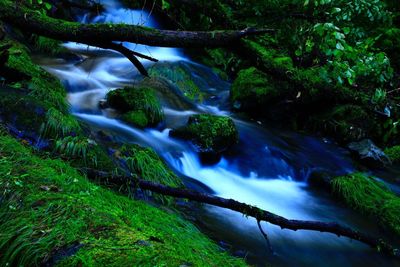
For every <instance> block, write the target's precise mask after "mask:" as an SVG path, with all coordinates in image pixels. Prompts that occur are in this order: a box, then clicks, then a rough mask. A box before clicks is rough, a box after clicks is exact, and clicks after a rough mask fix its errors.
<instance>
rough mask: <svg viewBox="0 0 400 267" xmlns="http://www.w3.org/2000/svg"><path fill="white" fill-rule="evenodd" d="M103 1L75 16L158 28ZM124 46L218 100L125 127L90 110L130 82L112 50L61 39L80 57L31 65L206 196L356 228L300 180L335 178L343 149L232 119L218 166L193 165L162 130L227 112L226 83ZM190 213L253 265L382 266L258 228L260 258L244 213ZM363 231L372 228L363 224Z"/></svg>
mask: <svg viewBox="0 0 400 267" xmlns="http://www.w3.org/2000/svg"><path fill="white" fill-rule="evenodd" d="M104 4H105V7H106V9H105V12H104V13H103V14H100V15H99V16H97V17H95V18H90V17H89V16H86V15H85V16H83V17H82V18H81V21H82V22H84V23H88V22H97V23H102V22H111V23H120V22H123V23H129V24H140V25H145V26H149V27H158V25H157V24H156V23H155V21H154V20H153V19H152V18H151V16H150V15H149V14H148V13H147V12H144V11H132V10H127V9H124V8H122V7H121V6H120V5H119V4H118V2H116V1H105V3H104ZM128 45H129V46H130V47H131V48H132V49H135V50H136V51H138V52H141V53H145V54H150V55H151V56H152V57H155V58H157V59H159V60H161V61H168V62H169V64H184V66H185V67H186V68H189V69H191V70H192V75H193V79H194V80H196V81H197V83H198V84H199V85H201V88H202V89H203V90H204V91H207V92H208V93H210V95H213V96H218V97H216V98H215V97H214V98H209V99H206V101H205V103H207V105H206V104H201V105H199V104H194V103H191V106H192V108H191V109H187V110H180V109H179V108H178V107H176V106H174V105H166V106H165V108H164V113H165V115H166V128H165V129H163V130H162V131H159V130H156V129H146V130H140V129H135V128H133V127H131V126H128V125H125V124H124V123H122V122H120V121H118V120H116V119H114V118H112V115H111V116H110V114H106V113H104V112H103V111H101V110H100V109H99V108H98V103H99V101H100V100H101V99H102V98H104V96H105V95H106V93H107V92H108V91H109V90H111V89H115V88H120V87H121V86H123V85H127V84H130V83H132V82H133V81H134V80H138V79H140V76H138V74H137V72H136V71H135V70H134V69H133V67H132V66H131V63H130V62H129V61H128V60H127V59H126V58H124V57H123V56H121V55H119V54H118V53H115V52H112V51H107V50H101V49H97V48H91V47H87V46H84V45H78V44H75V43H67V44H65V46H66V47H67V48H68V49H70V50H72V51H74V52H75V53H77V54H80V55H81V56H82V59H81V60H79V61H77V62H72V63H71V62H66V61H63V60H55V61H54V60H47V61H46V63H45V64H44V63H43V60H42V61H41V63H42V64H43V65H44V67H45V68H46V69H47V70H48V71H50V72H52V73H53V74H55V75H56V76H58V77H59V78H60V79H61V80H62V81H63V83H64V84H65V86H66V88H67V89H68V90H69V94H68V99H69V102H70V104H71V109H72V112H73V113H74V114H75V115H76V116H77V117H78V118H80V119H81V120H83V121H85V122H87V123H88V124H90V125H92V126H93V127H95V128H97V129H105V130H107V131H109V132H112V133H113V135H114V138H115V139H116V140H117V141H120V142H136V143H140V144H143V145H146V146H151V147H153V148H154V149H155V150H156V151H157V152H158V153H159V154H160V155H161V156H162V157H163V158H164V159H165V160H166V161H167V162H168V163H169V164H170V166H171V167H172V168H173V169H174V170H175V171H176V172H178V173H180V174H182V175H183V176H187V177H191V178H193V179H196V180H198V181H199V182H201V183H203V184H205V185H206V186H207V187H209V188H210V189H212V190H213V191H214V193H215V194H216V195H219V196H222V197H226V198H234V199H236V200H238V201H242V202H245V203H248V204H252V205H256V206H258V207H260V208H263V209H267V210H269V211H271V212H275V213H277V214H280V215H282V216H285V217H288V218H293V219H307V220H321V221H337V222H341V223H343V224H347V225H350V226H353V227H357V228H361V229H362V228H365V227H366V226H365V224H364V222H362V219H360V218H357V217H354V216H352V215H351V213H350V212H349V211H347V210H345V209H343V208H340V207H337V206H336V205H335V204H334V203H332V202H330V201H329V200H328V199H326V198H325V197H324V196H323V195H317V194H316V193H314V192H312V191H311V190H310V189H309V188H308V187H307V184H306V178H307V175H308V173H309V171H310V170H312V169H317V168H320V169H326V170H328V171H331V172H335V173H338V174H340V173H345V172H348V171H351V169H352V165H351V161H350V160H349V159H348V157H347V155H346V154H345V153H344V152H343V151H342V150H341V149H340V148H338V147H335V146H334V145H333V144H330V143H329V142H326V141H323V140H318V139H315V138H311V137H304V136H301V135H297V134H293V133H283V132H279V133H278V132H274V131H273V130H267V129H265V128H264V127H263V126H260V125H257V124H254V123H249V122H245V121H242V120H239V119H235V123H236V125H237V127H238V129H239V133H240V136H241V138H240V143H239V144H238V145H237V146H236V147H234V148H233V150H232V152H231V153H230V154H229V155H226V156H225V157H224V158H222V160H221V161H220V162H219V163H218V164H216V165H214V166H203V165H202V164H201V162H200V160H199V158H198V156H197V155H196V153H195V152H194V151H193V149H192V147H191V146H190V145H189V144H187V143H185V142H181V141H178V140H175V139H171V138H170V137H169V136H168V128H169V127H171V125H173V124H174V123H176V121H180V122H184V121H185V120H186V118H187V117H188V116H189V115H191V114H194V113H198V112H208V113H215V114H225V115H229V114H230V113H229V110H221V108H219V107H224V106H227V105H226V103H227V95H228V91H229V86H230V85H229V84H228V83H226V82H224V81H222V80H220V79H219V78H218V77H217V76H216V75H215V74H214V73H212V71H211V70H210V69H208V68H206V67H204V66H201V65H199V64H196V63H193V62H190V60H188V59H187V58H185V57H184V56H183V54H182V52H181V51H179V50H177V49H172V48H158V47H151V48H149V47H145V46H141V45H135V44H128ZM143 64H145V66H147V67H149V66H150V64H153V63H150V62H148V61H145V60H144V61H143ZM182 101H184V100H182ZM185 101H187V100H185ZM230 115H231V116H234V115H233V114H230ZM200 212H201V213H202V214H201V215H199V216H201V217H202V220H203V221H202V223H203V225H205V227H206V228H207V230H208V231H209V232H210V234H211V235H212V236H213V237H215V238H216V239H220V240H221V239H225V240H227V241H229V242H230V243H232V244H234V245H235V246H236V247H242V248H243V249H244V250H246V251H248V253H249V255H248V258H249V260H250V261H251V262H253V263H256V264H263V263H265V262H269V263H273V264H274V265H279V266H280V265H282V266H308V265H309V264H313V265H320V266H338V265H343V264H344V265H352V266H358V265H360V266H361V265H363V263H364V262H365V257H366V256H367V257H368V258H369V260H370V262H374V264H380V265H381V266H383V265H390V263H389V262H387V261H385V260H384V259H383V258H382V257H381V256H380V255H377V254H376V253H375V252H373V251H371V250H370V249H369V248H368V247H366V246H364V245H362V244H360V243H357V242H355V241H354V242H350V241H349V240H347V239H340V238H337V237H336V236H334V235H331V234H321V233H312V232H306V231H298V232H291V231H288V230H281V229H279V228H278V227H275V226H271V225H266V224H263V227H264V228H265V230H266V231H267V233H268V234H269V236H270V240H271V243H272V245H273V248H274V251H275V254H273V255H272V254H268V252H267V248H266V246H265V241H264V240H263V238H262V236H261V234H260V232H259V230H258V228H257V224H256V222H255V221H254V220H253V219H248V218H245V217H243V216H242V215H241V214H239V213H236V212H232V211H229V210H225V209H221V208H216V207H209V206H206V208H205V209H204V210H202V211H200ZM368 231H373V230H371V229H370V228H368ZM332 255H335V257H332ZM360 257H362V258H361V259H360Z"/></svg>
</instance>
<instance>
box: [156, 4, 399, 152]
mask: <svg viewBox="0 0 400 267" xmlns="http://www.w3.org/2000/svg"><path fill="white" fill-rule="evenodd" d="M394 2H395V1H392V0H386V1H380V0H374V1H366V0H351V1H350V0H341V1H325V0H323V1H322V0H321V1H319V0H295V1H289V0H284V1H275V0H267V1H225V0H221V1H197V2H196V3H195V4H193V5H180V1H174V0H170V1H168V3H169V8H167V9H165V10H164V12H167V13H168V14H169V15H170V16H171V17H172V18H173V19H175V20H176V21H178V23H179V25H180V26H181V27H182V29H185V30H188V29H193V30H194V29H196V30H199V29H201V30H212V29H217V28H222V29H227V28H238V29H243V28H246V27H256V28H271V29H275V31H274V32H271V33H268V34H266V35H263V36H255V37H252V38H246V39H244V40H242V41H241V42H240V44H238V46H239V49H236V48H237V47H228V48H217V49H205V50H204V53H202V54H200V53H196V54H195V55H193V56H194V57H195V58H196V59H197V60H200V61H202V62H205V63H206V64H208V65H210V66H212V67H214V68H217V69H220V70H221V71H220V72H222V73H228V74H229V75H231V76H233V77H235V78H236V79H235V82H234V86H233V87H232V100H233V101H232V105H233V106H234V107H239V108H240V109H241V110H243V111H246V112H248V113H251V115H252V116H256V117H258V118H260V119H270V120H274V121H275V120H276V121H277V122H278V124H279V123H280V125H282V126H284V127H288V126H289V127H293V128H295V129H296V130H306V131H309V132H313V133H322V134H324V135H330V136H332V137H334V138H335V139H336V140H337V141H339V142H341V143H344V142H349V141H355V140H356V139H357V138H359V137H361V136H367V137H368V138H371V139H372V140H374V142H375V143H377V144H379V145H382V146H387V145H396V144H399V141H398V140H400V139H399V131H398V129H397V125H398V122H399V120H400V119H399V118H400V110H399V108H398V105H397V102H398V100H399V99H400V91H399V90H397V88H399V86H400V83H399V79H398V77H399V75H400V64H399V54H398V52H397V51H398V50H399V49H398V44H399V43H400V42H399V40H398V39H399V36H400V35H399V34H398V33H399V29H400V28H399V7H398V4H397V2H396V3H394ZM160 5H161V4H160ZM193 10H196V12H193ZM254 68H256V69H257V72H256V73H254V70H255V69H254ZM250 70H252V71H250ZM261 73H264V75H262V74H261ZM261 77H263V78H261ZM272 77H273V78H272ZM252 78H254V80H252ZM259 78H260V79H261V80H260V79H259ZM246 80H247V81H246ZM243 83H245V84H246V83H247V84H246V85H245V86H241V85H242V84H243ZM246 87H247V88H246ZM239 88H240V90H239ZM250 95H251V96H252V97H249V96H250ZM258 95H261V96H262V97H260V98H257V96H258ZM265 95H267V96H268V97H267V98H265V97H264V96H265ZM241 97H242V98H241ZM261 103H264V104H261ZM350 105H354V106H357V107H358V110H361V111H362V114H363V115H366V116H365V122H366V123H365V124H360V123H359V119H358V118H355V117H356V116H353V118H351V119H349V120H347V119H339V120H338V119H337V117H338V116H339V114H338V109H341V108H342V107H346V106H347V107H349V106H350ZM354 113H355V112H354ZM354 113H353V115H354ZM329 116H335V118H334V117H329ZM385 116H386V118H385ZM389 116H390V118H389ZM358 117H360V116H358ZM282 120H284V122H281V121H282ZM349 129H350V131H349Z"/></svg>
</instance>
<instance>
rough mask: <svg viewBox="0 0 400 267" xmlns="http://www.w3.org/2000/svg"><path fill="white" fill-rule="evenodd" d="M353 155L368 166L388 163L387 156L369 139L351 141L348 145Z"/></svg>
mask: <svg viewBox="0 0 400 267" xmlns="http://www.w3.org/2000/svg"><path fill="white" fill-rule="evenodd" d="M348 148H349V149H350V150H351V151H352V153H353V155H354V156H355V157H356V158H357V159H358V160H360V161H361V162H362V163H363V164H365V165H366V166H369V167H382V166H385V165H388V164H390V160H389V158H388V157H387V156H386V155H385V153H384V152H383V151H382V150H381V149H380V148H379V147H377V146H376V145H375V144H374V143H373V142H372V141H371V140H370V139H364V140H362V141H360V142H352V143H350V144H349V145H348Z"/></svg>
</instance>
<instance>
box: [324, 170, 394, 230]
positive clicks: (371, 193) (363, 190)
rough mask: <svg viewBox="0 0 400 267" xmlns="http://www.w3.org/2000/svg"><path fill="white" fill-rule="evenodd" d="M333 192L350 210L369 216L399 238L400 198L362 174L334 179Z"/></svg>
mask: <svg viewBox="0 0 400 267" xmlns="http://www.w3.org/2000/svg"><path fill="white" fill-rule="evenodd" d="M332 188H333V192H334V193H335V194H336V195H337V196H338V197H339V198H341V199H342V200H343V201H344V202H345V203H346V204H347V205H349V206H350V207H351V208H353V209H356V210H359V211H360V212H362V213H364V214H367V215H370V216H371V217H373V218H374V219H376V220H377V221H378V222H379V224H380V226H381V227H382V228H384V229H386V230H389V231H391V232H393V233H394V234H396V235H398V236H400V198H399V197H398V196H396V195H395V194H394V193H393V192H391V191H390V190H389V189H388V188H386V187H385V186H384V185H383V184H382V183H380V182H377V181H375V180H374V179H373V178H371V177H369V176H368V175H365V174H363V173H353V174H349V175H346V176H340V177H336V178H335V179H333V181H332Z"/></svg>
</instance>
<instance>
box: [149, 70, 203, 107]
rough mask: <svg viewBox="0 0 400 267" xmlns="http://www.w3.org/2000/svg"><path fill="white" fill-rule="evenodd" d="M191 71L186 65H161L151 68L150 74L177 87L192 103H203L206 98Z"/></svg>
mask: <svg viewBox="0 0 400 267" xmlns="http://www.w3.org/2000/svg"><path fill="white" fill-rule="evenodd" d="M190 71H191V70H190V69H188V68H187V67H186V66H185V64H184V63H178V64H170V63H160V64H156V65H154V66H153V67H152V68H150V70H149V73H150V76H152V77H158V78H163V79H166V80H167V81H169V82H171V83H172V84H174V85H176V87H177V88H178V89H179V91H180V92H181V93H182V94H183V95H184V96H185V97H187V98H188V99H190V100H191V101H196V102H202V101H203V97H204V96H203V94H202V92H201V91H200V88H199V86H197V84H196V83H195V82H194V81H193V77H192V75H191V73H190Z"/></svg>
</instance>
